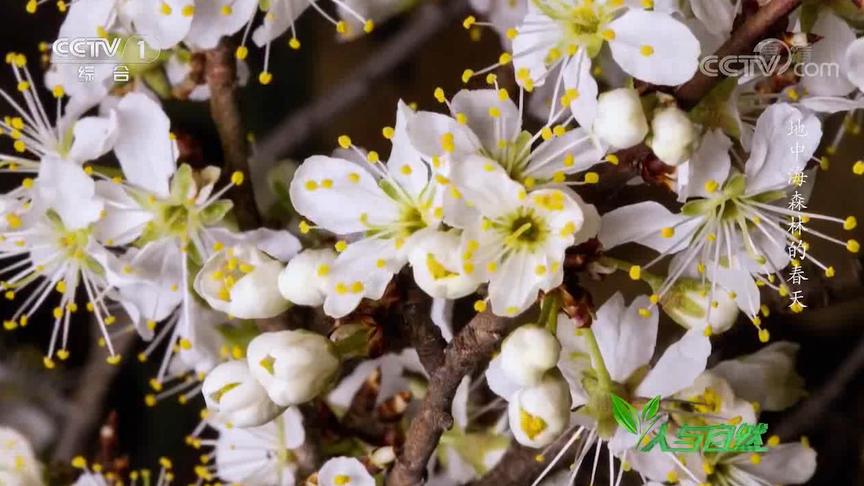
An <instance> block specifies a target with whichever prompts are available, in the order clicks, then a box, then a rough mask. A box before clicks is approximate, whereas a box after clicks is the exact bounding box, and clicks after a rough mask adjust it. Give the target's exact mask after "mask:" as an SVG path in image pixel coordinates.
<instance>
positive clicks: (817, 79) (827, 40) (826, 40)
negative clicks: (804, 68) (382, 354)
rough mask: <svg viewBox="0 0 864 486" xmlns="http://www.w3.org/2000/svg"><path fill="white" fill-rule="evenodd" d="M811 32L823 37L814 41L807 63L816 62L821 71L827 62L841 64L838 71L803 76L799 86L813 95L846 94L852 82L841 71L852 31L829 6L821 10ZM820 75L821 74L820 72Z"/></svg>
mask: <svg viewBox="0 0 864 486" xmlns="http://www.w3.org/2000/svg"><path fill="white" fill-rule="evenodd" d="M810 32H811V33H813V34H816V35H819V36H821V37H822V38H821V39H819V40H818V41H816V42H815V43H813V48H812V50H811V51H810V53H809V54H810V56H809V62H813V63H819V67H820V71H822V70H824V69H825V67H827V66H828V65H829V63H830V64H834V65H836V66H840V67H841V68H840V71H841V72H840V73H839V75H838V73H836V72H832V70H830V69H828V70H827V72H826V73H824V75H821V76H803V77H802V78H801V86H802V87H803V88H804V89H806V90H807V91H808V92H809V93H810V94H813V95H825V96H846V95H848V94H849V93H850V92H852V90H853V89H855V85H853V84H852V83H850V82H849V80H848V79H847V77H846V75H845V73H844V72H843V71H844V69H843V68H845V67H846V66H845V65H844V63H843V62H844V60H845V57H846V50H847V49H848V48H849V46H850V45H851V44H852V43H853V42H855V39H856V35H855V31H854V30H852V28H851V27H849V24H847V23H846V21H845V20H843V19H841V18H840V17H838V16H837V15H835V14H834V13H833V12H832V11H831V9H821V10H820V11H819V18H818V19H816V23H814V24H813V28H812V29H811V30H810ZM819 74H822V73H821V72H820V73H819Z"/></svg>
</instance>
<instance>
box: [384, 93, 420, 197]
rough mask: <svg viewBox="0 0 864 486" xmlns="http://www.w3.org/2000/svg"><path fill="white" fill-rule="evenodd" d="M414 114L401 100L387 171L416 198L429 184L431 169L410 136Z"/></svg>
mask: <svg viewBox="0 0 864 486" xmlns="http://www.w3.org/2000/svg"><path fill="white" fill-rule="evenodd" d="M414 115H415V114H414V111H413V110H411V108H409V107H408V105H406V104H405V103H404V102H403V101H402V100H399V104H398V110H397V112H396V127H395V130H394V132H393V138H392V139H391V140H390V141H391V142H392V143H393V148H392V149H391V150H390V158H389V159H388V160H387V171H388V172H389V173H390V176H391V177H392V178H393V180H395V181H396V182H397V183H398V184H399V185H400V186H402V188H404V189H405V191H406V192H408V194H410V195H411V196H412V197H414V198H415V199H416V198H418V197H419V196H420V194H421V193H422V192H423V190H424V189H426V186H427V185H428V184H429V173H430V170H429V166H428V165H426V163H425V162H423V160H422V159H421V158H420V152H418V151H417V149H415V148H414V145H412V144H411V139H410V138H409V136H408V120H410V119H411V118H412V117H413V116H414Z"/></svg>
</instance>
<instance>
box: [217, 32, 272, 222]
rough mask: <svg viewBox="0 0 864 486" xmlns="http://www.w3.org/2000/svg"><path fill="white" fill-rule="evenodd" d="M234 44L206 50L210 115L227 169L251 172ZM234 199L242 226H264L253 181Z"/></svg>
mask: <svg viewBox="0 0 864 486" xmlns="http://www.w3.org/2000/svg"><path fill="white" fill-rule="evenodd" d="M231 47H232V46H231V42H230V41H229V40H228V39H223V40H222V41H221V42H220V43H219V45H218V46H216V47H215V48H214V49H209V50H207V51H206V52H205V59H206V61H205V67H204V77H205V79H206V80H207V85H208V86H209V87H210V116H211V117H212V118H213V123H215V124H216V129H217V130H218V131H219V139H220V140H221V141H222V153H223V157H224V158H225V167H224V168H225V171H226V172H228V173H229V174H230V173H233V172H235V171H240V172H242V173H243V174H247V175H248V174H249V161H248V159H247V155H248V151H247V146H246V131H245V129H244V128H243V118H242V117H241V115H240V104H239V102H238V100H237V61H236V60H235V59H234V50H233V49H232V48H231ZM232 200H233V201H234V214H235V215H236V216H237V222H238V223H239V225H240V228H241V229H253V228H257V227H259V226H260V222H261V221H260V220H261V218H260V216H259V214H258V210H257V207H256V206H255V197H254V195H253V194H252V184H242V185H240V186H239V187H236V188H234V190H233V191H232Z"/></svg>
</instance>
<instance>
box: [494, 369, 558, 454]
mask: <svg viewBox="0 0 864 486" xmlns="http://www.w3.org/2000/svg"><path fill="white" fill-rule="evenodd" d="M570 404H571V398H570V388H569V387H568V386H567V382H566V381H564V378H563V377H562V376H561V373H560V372H559V371H558V370H553V371H550V372H549V373H546V375H544V376H543V379H542V380H541V381H540V383H538V384H536V385H534V386H529V387H526V388H522V389H521V390H519V391H518V392H516V393H515V394H514V395H513V396H512V398H511V400H510V404H509V405H508V407H507V415H508V418H509V420H510V429H511V430H512V431H513V436H514V437H515V438H516V440H517V441H518V442H519V443H520V444H522V445H525V446H528V447H535V448H536V447H544V446H547V445H549V444H551V443H552V441H554V440H555V439H556V438H557V437H558V435H560V434H561V432H562V431H564V428H565V427H567V423H568V421H569V419H570Z"/></svg>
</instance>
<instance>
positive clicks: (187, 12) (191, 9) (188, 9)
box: [180, 5, 195, 17]
mask: <svg viewBox="0 0 864 486" xmlns="http://www.w3.org/2000/svg"><path fill="white" fill-rule="evenodd" d="M180 13H181V14H182V15H183V16H184V17H191V16H193V15H195V5H185V6H184V7H183V10H181V11H180Z"/></svg>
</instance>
